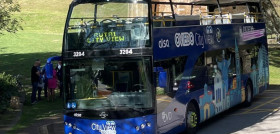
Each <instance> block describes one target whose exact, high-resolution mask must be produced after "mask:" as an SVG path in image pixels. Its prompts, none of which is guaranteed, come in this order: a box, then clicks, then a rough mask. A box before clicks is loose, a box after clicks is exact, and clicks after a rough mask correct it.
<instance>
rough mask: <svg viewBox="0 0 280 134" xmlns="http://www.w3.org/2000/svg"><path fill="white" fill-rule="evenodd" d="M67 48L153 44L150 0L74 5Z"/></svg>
mask: <svg viewBox="0 0 280 134" xmlns="http://www.w3.org/2000/svg"><path fill="white" fill-rule="evenodd" d="M68 21H69V22H68V23H69V25H68V29H67V31H66V45H65V47H64V49H65V50H66V51H72V50H88V49H112V48H143V47H149V46H150V43H149V21H148V4H147V3H146V2H143V1H137V3H120V2H118V3H114V2H106V1H104V2H97V3H85V4H78V5H76V6H74V7H73V10H72V14H71V16H70V18H69V20H68Z"/></svg>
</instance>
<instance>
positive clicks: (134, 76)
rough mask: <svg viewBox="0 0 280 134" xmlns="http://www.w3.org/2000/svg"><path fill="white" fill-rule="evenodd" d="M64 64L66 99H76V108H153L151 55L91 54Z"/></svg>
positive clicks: (69, 100) (67, 100) (71, 100)
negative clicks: (96, 55)
mask: <svg viewBox="0 0 280 134" xmlns="http://www.w3.org/2000/svg"><path fill="white" fill-rule="evenodd" d="M65 64H66V67H65V72H66V75H65V77H66V81H67V82H66V84H65V86H66V88H65V89H66V102H76V104H77V108H76V109H77V110H104V109H115V110H118V109H120V110H124V109H148V108H152V104H153V103H152V87H151V77H150V76H151V70H150V68H151V59H150V58H143V57H142V58H125V59H119V58H94V59H84V60H75V61H71V62H67V61H66V62H65ZM67 78H68V79H67Z"/></svg>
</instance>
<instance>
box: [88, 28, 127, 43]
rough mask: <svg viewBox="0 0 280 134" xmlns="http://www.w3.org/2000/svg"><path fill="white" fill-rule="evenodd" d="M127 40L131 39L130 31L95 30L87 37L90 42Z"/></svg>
mask: <svg viewBox="0 0 280 134" xmlns="http://www.w3.org/2000/svg"><path fill="white" fill-rule="evenodd" d="M126 41H129V32H128V31H113V32H94V33H93V34H91V35H90V36H89V37H88V38H87V43H89V44H92V43H106V42H116V43H117V42H126Z"/></svg>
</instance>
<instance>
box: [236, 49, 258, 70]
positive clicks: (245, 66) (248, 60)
mask: <svg viewBox="0 0 280 134" xmlns="http://www.w3.org/2000/svg"><path fill="white" fill-rule="evenodd" d="M239 54H240V57H242V58H241V59H242V60H241V61H240V65H242V66H241V72H242V74H248V73H251V71H252V66H253V64H254V62H252V61H254V59H255V48H254V47H252V45H245V46H240V49H239Z"/></svg>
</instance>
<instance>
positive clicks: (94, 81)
mask: <svg viewBox="0 0 280 134" xmlns="http://www.w3.org/2000/svg"><path fill="white" fill-rule="evenodd" d="M260 13H261V9H260V6H259V0H248V1H246V0H74V1H73V2H72V3H71V4H70V8H69V12H68V16H67V20H66V25H65V31H64V39H63V51H62V57H61V59H62V63H63V67H62V68H63V90H64V127H65V129H64V130H65V133H67V134H89V133H97V134H98V133H101V134H132V133H139V134H152V133H172V134H173V133H180V132H186V133H195V132H196V131H197V128H198V125H199V123H201V122H204V121H205V120H207V119H209V118H211V117H213V116H215V115H217V114H219V113H221V112H223V111H225V110H227V109H229V108H231V107H233V106H236V105H238V104H241V103H243V104H244V105H247V106H249V105H250V104H251V103H252V100H253V97H254V96H255V95H257V94H259V93H261V92H262V91H264V90H265V89H267V88H268V85H269V83H268V82H269V70H268V49H267V38H266V30H265V23H264V22H263V19H262V14H260Z"/></svg>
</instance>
